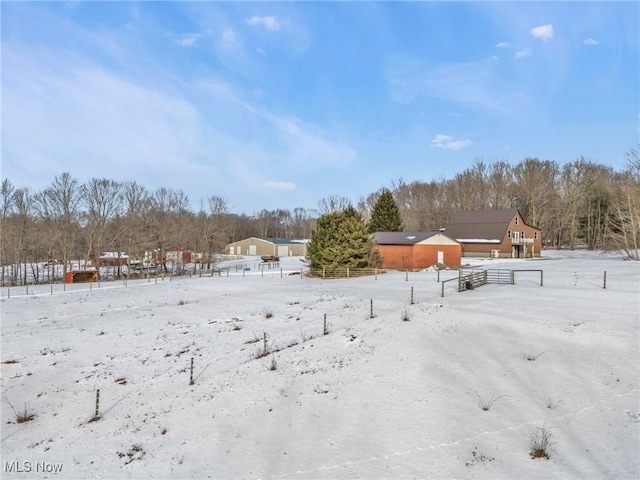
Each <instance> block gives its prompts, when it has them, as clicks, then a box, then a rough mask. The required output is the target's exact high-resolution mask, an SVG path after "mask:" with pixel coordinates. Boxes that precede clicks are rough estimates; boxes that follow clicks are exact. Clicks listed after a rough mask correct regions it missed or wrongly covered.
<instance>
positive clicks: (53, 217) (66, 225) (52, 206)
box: [34, 172, 80, 277]
mask: <svg viewBox="0 0 640 480" xmlns="http://www.w3.org/2000/svg"><path fill="white" fill-rule="evenodd" d="M34 201H35V205H36V208H37V210H38V213H39V215H40V217H41V219H43V220H44V222H45V223H46V224H47V225H48V227H49V234H50V236H49V239H50V250H51V251H52V252H59V255H58V256H57V258H60V259H61V260H62V265H63V267H62V272H63V275H64V276H65V277H66V273H67V270H68V268H69V264H70V263H69V262H70V261H71V259H72V258H74V256H76V255H75V254H77V253H78V237H79V222H78V207H79V204H80V184H79V182H78V180H77V179H75V178H74V177H72V176H71V174H69V173H68V172H65V173H63V174H61V175H60V176H57V177H55V178H54V180H53V182H52V183H51V185H50V186H49V187H47V188H45V189H44V190H43V191H41V192H39V193H37V194H36V195H35V196H34ZM76 258H78V257H76Z"/></svg>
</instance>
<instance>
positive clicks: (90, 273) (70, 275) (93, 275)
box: [65, 270, 99, 283]
mask: <svg viewBox="0 0 640 480" xmlns="http://www.w3.org/2000/svg"><path fill="white" fill-rule="evenodd" d="M98 279H99V275H98V271H97V270H72V271H70V272H67V277H66V278H65V282H66V283H91V282H97V281H98Z"/></svg>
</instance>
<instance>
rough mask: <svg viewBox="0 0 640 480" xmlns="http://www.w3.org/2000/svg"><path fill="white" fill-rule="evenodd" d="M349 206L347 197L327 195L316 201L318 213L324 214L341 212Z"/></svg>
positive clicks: (349, 202)
mask: <svg viewBox="0 0 640 480" xmlns="http://www.w3.org/2000/svg"><path fill="white" fill-rule="evenodd" d="M350 206H351V201H350V200H349V199H348V198H347V197H339V196H336V195H329V196H328V197H325V198H322V199H320V200H319V201H318V213H319V214H320V215H326V214H328V213H332V212H343V211H344V210H346V209H347V208H348V207H350Z"/></svg>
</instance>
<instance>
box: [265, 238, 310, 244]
mask: <svg viewBox="0 0 640 480" xmlns="http://www.w3.org/2000/svg"><path fill="white" fill-rule="evenodd" d="M257 238H258V240H263V241H265V242H269V243H273V244H274V245H291V244H294V243H295V244H301V243H309V240H308V239H306V238H266V237H257Z"/></svg>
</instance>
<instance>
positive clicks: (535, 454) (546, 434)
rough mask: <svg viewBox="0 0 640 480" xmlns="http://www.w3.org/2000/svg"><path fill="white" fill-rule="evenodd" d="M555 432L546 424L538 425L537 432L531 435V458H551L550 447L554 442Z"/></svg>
mask: <svg viewBox="0 0 640 480" xmlns="http://www.w3.org/2000/svg"><path fill="white" fill-rule="evenodd" d="M552 437H553V434H552V433H551V432H550V431H549V429H548V428H547V426H546V425H543V426H542V427H538V429H537V430H536V431H535V433H532V434H531V435H529V454H530V455H531V458H534V459H535V458H549V449H550V448H551V445H553V442H552V441H551V438H552Z"/></svg>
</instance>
